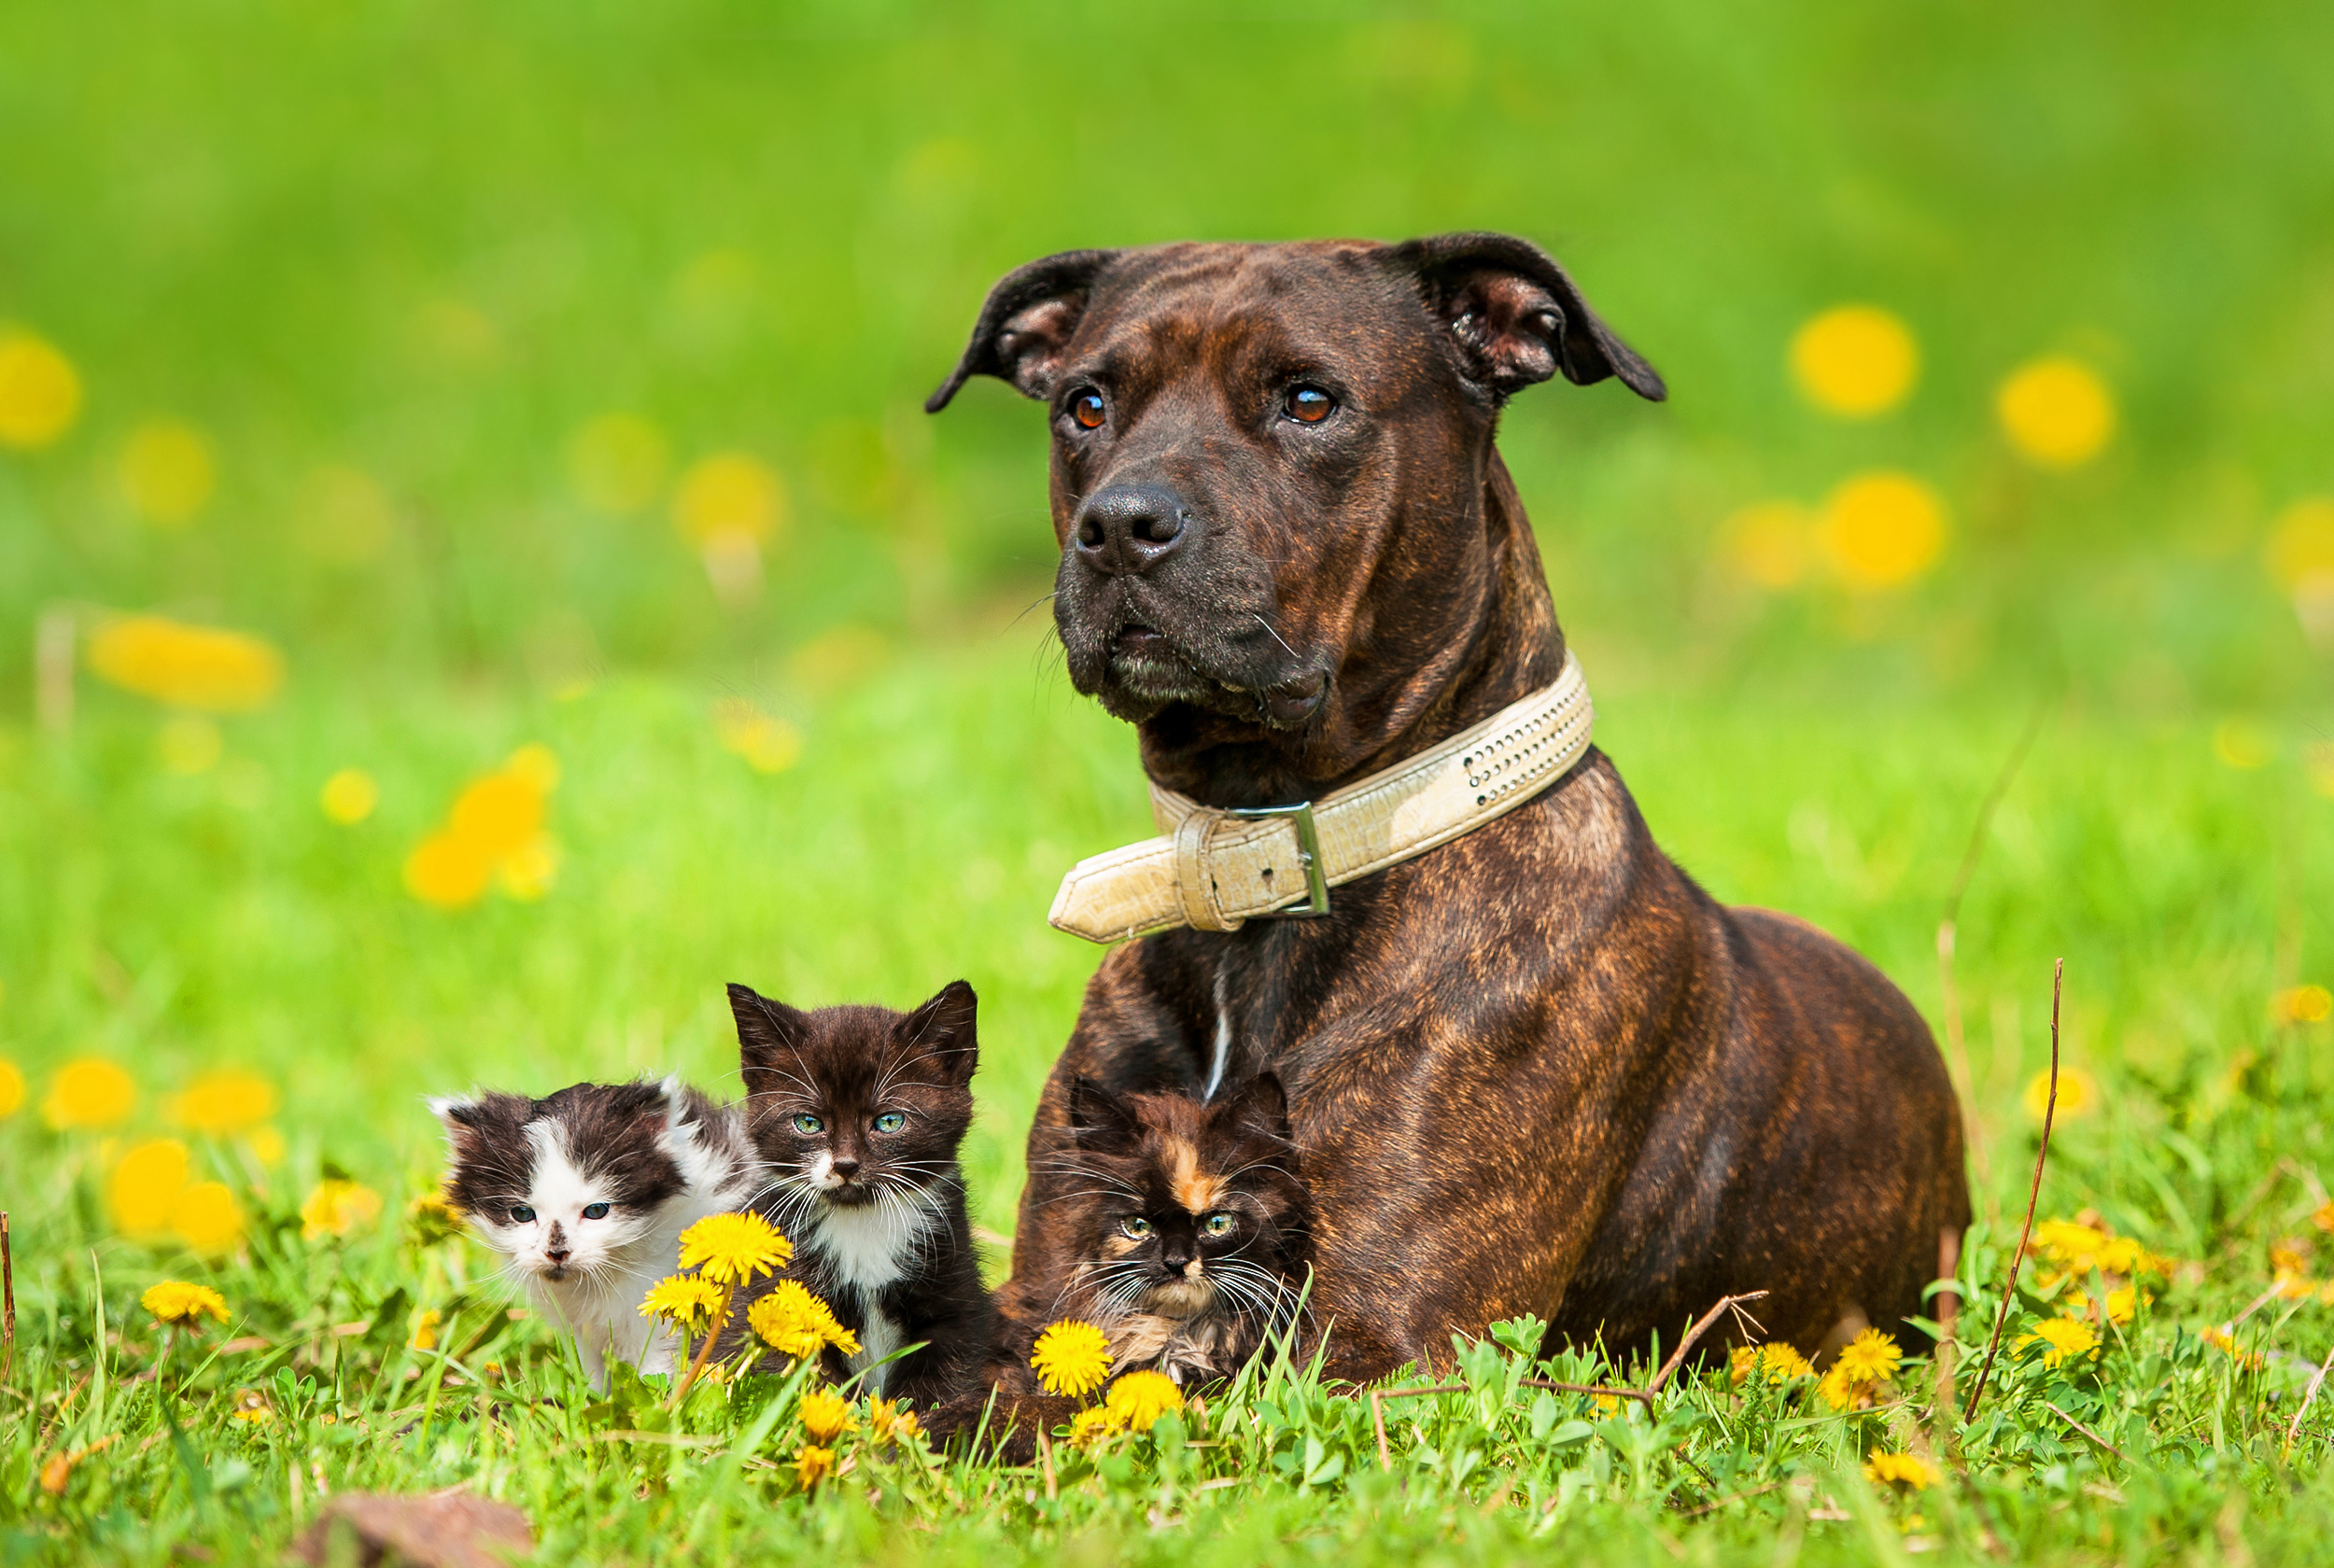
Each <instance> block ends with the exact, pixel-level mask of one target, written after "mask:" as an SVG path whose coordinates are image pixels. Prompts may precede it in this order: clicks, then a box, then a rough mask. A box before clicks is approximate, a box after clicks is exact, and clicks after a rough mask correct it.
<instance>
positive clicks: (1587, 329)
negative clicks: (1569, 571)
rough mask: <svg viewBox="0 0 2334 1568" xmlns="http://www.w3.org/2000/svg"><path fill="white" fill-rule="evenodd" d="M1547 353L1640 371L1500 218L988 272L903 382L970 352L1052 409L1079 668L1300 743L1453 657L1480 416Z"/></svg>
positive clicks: (969, 361) (1474, 586)
mask: <svg viewBox="0 0 2334 1568" xmlns="http://www.w3.org/2000/svg"><path fill="white" fill-rule="evenodd" d="M1557 374H1562V375H1563V376H1565V377H1566V378H1567V379H1568V380H1569V381H1573V382H1576V383H1581V384H1583V385H1585V384H1588V383H1591V382H1596V381H1601V380H1603V379H1605V378H1606V377H1608V376H1618V377H1619V378H1620V379H1621V380H1622V381H1623V382H1624V383H1625V384H1626V385H1628V386H1630V387H1631V388H1633V389H1634V390H1636V391H1637V392H1638V394H1639V395H1641V396H1643V397H1646V398H1653V399H1658V398H1660V397H1662V396H1663V395H1664V389H1663V386H1662V382H1661V378H1660V377H1659V376H1658V375H1657V374H1655V373H1654V371H1653V369H1652V366H1650V365H1648V364H1647V363H1646V362H1645V361H1644V360H1643V359H1641V358H1639V357H1638V356H1637V355H1636V354H1635V353H1633V352H1632V351H1631V350H1630V349H1629V347H1628V346H1627V345H1626V344H1624V343H1622V342H1621V340H1620V339H1619V338H1618V337H1616V336H1614V335H1613V333H1612V332H1611V331H1610V329H1608V328H1607V327H1606V326H1605V324H1604V323H1603V322H1602V321H1600V320H1598V319H1597V317H1596V314H1595V313H1594V312H1592V311H1591V310H1590V309H1589V307H1588V305H1587V302H1586V301H1583V300H1582V297H1581V294H1580V291H1579V289H1577V288H1576V287H1574V286H1573V284H1572V280H1571V279H1570V278H1569V277H1568V276H1566V274H1565V273H1564V270H1563V269H1562V268H1560V267H1559V266H1557V265H1556V263H1555V262H1554V261H1553V260H1552V259H1549V258H1548V257H1547V256H1545V255H1543V254H1542V253H1541V252H1540V250H1539V249H1537V248H1536V247H1534V246H1533V245H1529V244H1527V243H1526V242H1525V241H1522V240H1518V239H1513V238H1511V237H1509V236H1506V235H1499V234H1452V235H1444V236H1441V237H1440V238H1436V239H1429V240H1416V241H1413V242H1411V243H1409V244H1407V245H1375V244H1371V243H1367V242H1360V241H1325V242H1317V243H1312V244H1302V245H1164V246H1159V247H1156V248H1151V249H1142V250H1083V251H1070V252H1066V253H1064V254H1062V255H1059V256H1051V257H1047V258H1046V259H1043V260H1038V261H1033V262H1031V263H1029V264H1028V265H1027V266H1025V267H1022V268H1020V269H1019V270H1018V271H1016V272H1014V273H1011V274H1009V275H1008V276H1006V277H1005V279H1004V280H1003V281H1002V282H1000V283H999V284H998V285H997V286H996V287H995V288H994V289H993V290H991V293H990V296H989V299H988V302H987V303H986V304H985V305H984V306H983V307H982V309H981V313H980V319H979V321H978V323H977V325H976V326H975V328H974V329H973V336H972V341H971V343H970V344H969V345H968V346H967V347H966V349H965V351H964V357H963V360H962V361H961V362H960V363H959V364H958V365H957V367H956V370H955V371H954V372H953V373H952V374H951V375H950V376H949V379H948V381H947V383H946V384H945V385H942V386H941V388H940V389H939V390H938V391H937V392H935V393H934V394H933V396H932V399H931V400H930V401H929V402H928V403H927V404H926V407H927V408H928V409H930V410H932V411H934V412H937V411H938V410H939V409H941V408H943V407H945V406H946V405H947V403H948V401H949V399H950V398H952V397H953V396H954V395H955V394H956V391H957V389H958V388H959V387H961V386H962V385H963V384H964V383H965V381H966V380H967V379H969V378H970V377H973V376H976V375H993V376H997V377H1000V378H1002V379H1004V380H1005V381H1008V382H1011V383H1012V384H1013V385H1015V386H1017V387H1019V389H1020V390H1021V392H1023V393H1024V394H1025V395H1027V396H1029V397H1031V398H1035V399H1043V400H1044V401H1045V402H1046V403H1047V405H1048V407H1049V408H1050V410H1051V412H1052V428H1053V466H1052V473H1053V479H1052V494H1053V521H1054V534H1055V537H1056V539H1057V540H1058V542H1059V543H1060V545H1061V547H1062V564H1061V568H1060V572H1059V575H1058V578H1057V581H1056V588H1057V593H1056V595H1055V599H1054V617H1055V623H1056V625H1057V626H1058V627H1059V629H1060V631H1061V635H1062V647H1063V649H1064V650H1065V651H1066V653H1067V656H1068V664H1069V669H1070V677H1071V679H1072V681H1073V682H1074V683H1075V684H1076V687H1077V689H1078V690H1079V691H1080V692H1083V693H1087V694H1089V695H1090V696H1093V697H1096V698H1098V699H1100V700H1101V702H1102V703H1103V705H1104V707H1106V708H1108V709H1109V710H1110V711H1111V712H1113V713H1115V714H1117V715H1118V716H1119V717H1121V718H1124V719H1129V720H1132V721H1137V722H1145V721H1152V720H1155V719H1160V718H1162V717H1165V718H1167V719H1169V720H1173V719H1174V718H1176V717H1177V714H1178V710H1179V709H1180V710H1184V711H1183V712H1182V717H1183V718H1185V719H1187V720H1188V721H1190V723H1192V724H1199V725H1201V726H1202V727H1211V726H1212V727H1214V728H1216V729H1220V730H1229V731H1232V732H1238V731H1247V732H1248V733H1250V734H1257V733H1258V732H1263V733H1264V734H1267V735H1269V734H1272V733H1279V734H1280V735H1282V736H1283V737H1284V739H1285V740H1287V741H1290V742H1301V737H1302V736H1303V735H1306V734H1307V733H1309V732H1310V733H1315V734H1317V733H1319V732H1322V731H1324V730H1326V729H1336V728H1339V727H1342V725H1341V720H1343V721H1348V722H1349V721H1350V718H1351V716H1350V714H1341V712H1340V709H1342V708H1350V707H1354V706H1355V705H1360V706H1363V707H1367V706H1369V705H1371V703H1373V702H1377V703H1383V702H1384V701H1385V700H1386V693H1385V690H1384V687H1385V680H1386V679H1387V672H1396V671H1399V672H1403V674H1404V676H1405V678H1407V677H1408V676H1410V675H1413V674H1414V673H1415V672H1418V671H1421V670H1432V669H1433V668H1435V667H1436V666H1437V665H1438V663H1443V662H1448V661H1452V660H1455V659H1457V658H1460V657H1463V655H1464V648H1463V646H1462V647H1457V648H1455V647H1454V646H1453V645H1454V642H1455V641H1456V642H1458V643H1460V644H1462V645H1463V644H1464V643H1465V641H1466V640H1467V635H1468V629H1469V627H1470V625H1473V624H1475V623H1480V621H1481V620H1482V618H1483V610H1484V608H1485V600H1486V597H1487V595H1490V594H1491V593H1492V592H1493V590H1494V586H1495V584H1494V578H1495V575H1496V572H1495V564H1494V563H1493V562H1492V560H1491V559H1490V557H1491V553H1492V552H1493V551H1494V550H1495V549H1496V548H1497V541H1496V540H1491V539H1486V529H1485V522H1484V515H1483V491H1484V487H1485V483H1486V480H1487V477H1488V474H1489V471H1490V466H1491V465H1493V464H1496V462H1497V459H1496V457H1494V456H1493V455H1492V454H1491V440H1490V438H1491V434H1492V430H1493V427H1494V425H1495V423H1496V421H1497V415H1498V412H1499V408H1500V406H1501V404H1502V403H1503V402H1504V401H1505V400H1506V399H1507V398H1508V397H1509V396H1511V394H1513V393H1515V392H1517V391H1519V390H1521V389H1522V388H1524V387H1526V386H1529V385H1533V384H1535V383H1537V382H1542V381H1546V380H1549V379H1550V378H1551V377H1554V376H1555V375H1557ZM1527 548H1528V547H1527ZM1535 571H1536V567H1535ZM1187 727H1188V726H1187Z"/></svg>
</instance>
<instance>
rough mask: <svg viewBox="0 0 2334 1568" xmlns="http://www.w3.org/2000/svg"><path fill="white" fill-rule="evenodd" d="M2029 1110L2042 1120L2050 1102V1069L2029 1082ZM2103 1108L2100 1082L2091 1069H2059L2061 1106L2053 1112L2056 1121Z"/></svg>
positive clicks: (2027, 1082) (2027, 1099) (2027, 1104)
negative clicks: (2089, 1071)
mask: <svg viewBox="0 0 2334 1568" xmlns="http://www.w3.org/2000/svg"><path fill="white" fill-rule="evenodd" d="M2025 1098H2026V1113H2027V1114H2028V1115H2029V1116H2032V1118H2033V1119H2034V1120H2036V1121H2038V1122H2039V1121H2041V1120H2042V1118H2043V1112H2044V1111H2045V1110H2046V1109H2047V1108H2048V1106H2049V1104H2050V1070H2049V1069H2048V1068H2044V1069H2043V1070H2042V1071H2040V1072H2037V1073H2035V1074H2034V1075H2033V1076H2032V1078H2029V1079H2028V1080H2027V1081H2026V1097H2025ZM2098 1108H2099V1085H2098V1083H2097V1082H2096V1081H2094V1080H2093V1079H2092V1077H2091V1075H2090V1074H2089V1073H2088V1072H2081V1071H2076V1070H2075V1069H2074V1068H2071V1067H2068V1068H2061V1069H2060V1071H2059V1109H2058V1110H2057V1111H2056V1112H2054V1113H2052V1114H2051V1118H2050V1119H2051V1120H2052V1121H2053V1122H2064V1121H2071V1120H2073V1119H2074V1117H2077V1116H2088V1115H2089V1114H2090V1113H2092V1112H2093V1111H2095V1110H2097V1109H2098Z"/></svg>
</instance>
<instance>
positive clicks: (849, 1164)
mask: <svg viewBox="0 0 2334 1568" xmlns="http://www.w3.org/2000/svg"><path fill="white" fill-rule="evenodd" d="M827 1169H829V1170H832V1171H833V1172H835V1174H836V1175H837V1176H840V1177H841V1178H842V1179H843V1180H844V1181H846V1182H848V1181H850V1180H851V1178H852V1177H854V1176H856V1175H858V1174H859V1161H858V1159H857V1158H856V1157H855V1156H853V1155H836V1156H835V1157H834V1158H833V1159H832V1160H829V1161H828V1162H827Z"/></svg>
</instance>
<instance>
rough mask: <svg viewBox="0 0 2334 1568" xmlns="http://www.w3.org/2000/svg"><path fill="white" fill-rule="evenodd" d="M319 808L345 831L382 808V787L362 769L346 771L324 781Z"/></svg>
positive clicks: (320, 792) (317, 798) (319, 793)
mask: <svg viewBox="0 0 2334 1568" xmlns="http://www.w3.org/2000/svg"><path fill="white" fill-rule="evenodd" d="M316 804H317V805H320V806H322V807H323V808H324V814H325V816H327V817H329V818H330V819H332V820H333V821H335V822H338V823H340V824H341V825H342V826H344V827H347V826H350V825H353V824H355V823H358V822H361V821H363V820H364V819H366V818H368V817H370V816H372V815H373V807H374V806H376V805H380V804H381V787H380V786H379V785H378V784H375V783H374V782H373V775H371V774H369V773H367V772H366V771H365V770H364V769H362V768H343V769H341V770H340V772H338V773H336V774H334V775H333V776H332V777H330V778H328V779H326V780H325V781H324V788H323V789H322V790H321V791H318V792H317V795H316Z"/></svg>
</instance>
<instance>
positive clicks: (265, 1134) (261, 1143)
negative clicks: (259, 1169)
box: [244, 1127, 284, 1165]
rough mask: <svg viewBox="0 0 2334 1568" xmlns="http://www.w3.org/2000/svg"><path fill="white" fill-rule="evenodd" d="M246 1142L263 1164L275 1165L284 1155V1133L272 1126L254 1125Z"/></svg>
mask: <svg viewBox="0 0 2334 1568" xmlns="http://www.w3.org/2000/svg"><path fill="white" fill-rule="evenodd" d="M244 1144H245V1146H246V1147H247V1148H248V1149H250V1151H251V1152H252V1154H253V1155H256V1156H258V1158H259V1161H260V1164H261V1165H274V1164H277V1163H278V1162H280V1161H281V1160H282V1159H283V1157H284V1135H283V1134H282V1133H280V1132H278V1131H276V1130H275V1129H274V1127H253V1128H252V1129H251V1131H250V1134H249V1135H248V1136H247V1137H246V1138H245V1139H244Z"/></svg>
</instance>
